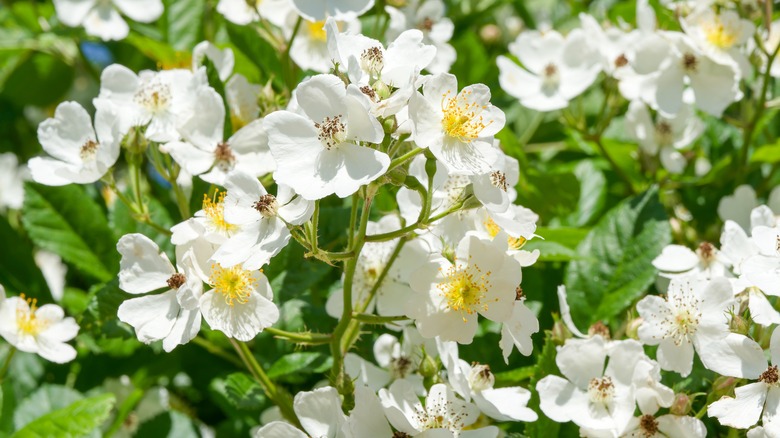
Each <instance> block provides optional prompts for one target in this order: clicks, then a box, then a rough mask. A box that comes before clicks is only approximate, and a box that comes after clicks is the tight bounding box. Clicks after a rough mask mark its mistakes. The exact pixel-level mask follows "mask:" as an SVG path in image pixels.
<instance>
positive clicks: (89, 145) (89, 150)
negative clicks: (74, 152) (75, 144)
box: [79, 139, 100, 161]
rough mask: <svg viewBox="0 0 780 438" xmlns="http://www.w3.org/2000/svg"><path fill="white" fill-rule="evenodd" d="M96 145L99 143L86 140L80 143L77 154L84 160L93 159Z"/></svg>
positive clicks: (96, 148)
mask: <svg viewBox="0 0 780 438" xmlns="http://www.w3.org/2000/svg"><path fill="white" fill-rule="evenodd" d="M98 146H100V143H98V142H96V141H95V140H91V139H90V140H87V141H86V142H85V143H84V144H83V145H81V149H80V150H79V156H80V157H81V159H82V160H84V161H87V160H92V159H94V158H95V155H96V154H97V150H98Z"/></svg>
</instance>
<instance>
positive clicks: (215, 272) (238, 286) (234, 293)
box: [209, 263, 255, 307]
mask: <svg viewBox="0 0 780 438" xmlns="http://www.w3.org/2000/svg"><path fill="white" fill-rule="evenodd" d="M209 284H210V285H211V287H212V288H213V290H214V292H216V293H218V294H222V295H223V296H224V297H225V303H227V304H228V305H229V306H231V307H232V306H234V305H235V304H236V303H238V304H246V303H248V302H249V296H250V295H251V294H252V290H253V289H254V286H255V279H254V278H253V277H252V272H251V271H248V270H246V269H243V268H242V267H241V265H237V266H233V267H230V268H223V267H222V265H220V264H219V263H215V264H213V265H211V275H210V276H209Z"/></svg>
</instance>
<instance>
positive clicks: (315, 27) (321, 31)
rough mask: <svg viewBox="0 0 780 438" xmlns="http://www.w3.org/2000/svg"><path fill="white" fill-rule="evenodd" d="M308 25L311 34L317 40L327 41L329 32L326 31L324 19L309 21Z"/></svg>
mask: <svg viewBox="0 0 780 438" xmlns="http://www.w3.org/2000/svg"><path fill="white" fill-rule="evenodd" d="M306 26H307V27H308V30H309V36H310V37H311V39H313V40H315V41H321V42H325V41H327V40H328V34H327V32H325V22H324V21H307V22H306Z"/></svg>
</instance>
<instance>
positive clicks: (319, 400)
mask: <svg viewBox="0 0 780 438" xmlns="http://www.w3.org/2000/svg"><path fill="white" fill-rule="evenodd" d="M293 410H294V411H295V415H296V416H297V417H298V419H299V420H300V422H301V426H302V427H303V430H305V431H306V433H303V432H301V431H300V430H298V429H296V428H295V427H294V426H292V425H291V424H289V423H285V422H282V421H273V422H271V423H268V424H267V425H265V426H263V427H262V428H260V429H259V430H258V431H257V432H256V433H255V435H254V436H255V437H256V438H307V437H309V436H311V437H316V438H346V437H347V435H346V434H345V431H344V429H345V428H346V427H348V426H347V416H346V415H344V412H342V411H341V398H340V397H339V393H338V391H336V388H333V387H331V386H327V387H324V388H319V389H315V390H314V391H301V392H299V393H298V394H296V395H295V399H294V400H293ZM307 434H308V435H307Z"/></svg>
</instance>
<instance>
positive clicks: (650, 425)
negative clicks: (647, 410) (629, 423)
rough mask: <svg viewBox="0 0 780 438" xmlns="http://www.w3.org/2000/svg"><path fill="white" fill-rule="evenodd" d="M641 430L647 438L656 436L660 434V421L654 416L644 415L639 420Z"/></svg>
mask: <svg viewBox="0 0 780 438" xmlns="http://www.w3.org/2000/svg"><path fill="white" fill-rule="evenodd" d="M639 428H640V429H642V434H643V435H644V436H646V437H652V436H655V434H657V433H658V421H657V420H656V419H655V417H653V416H652V415H642V417H641V418H640V419H639Z"/></svg>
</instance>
